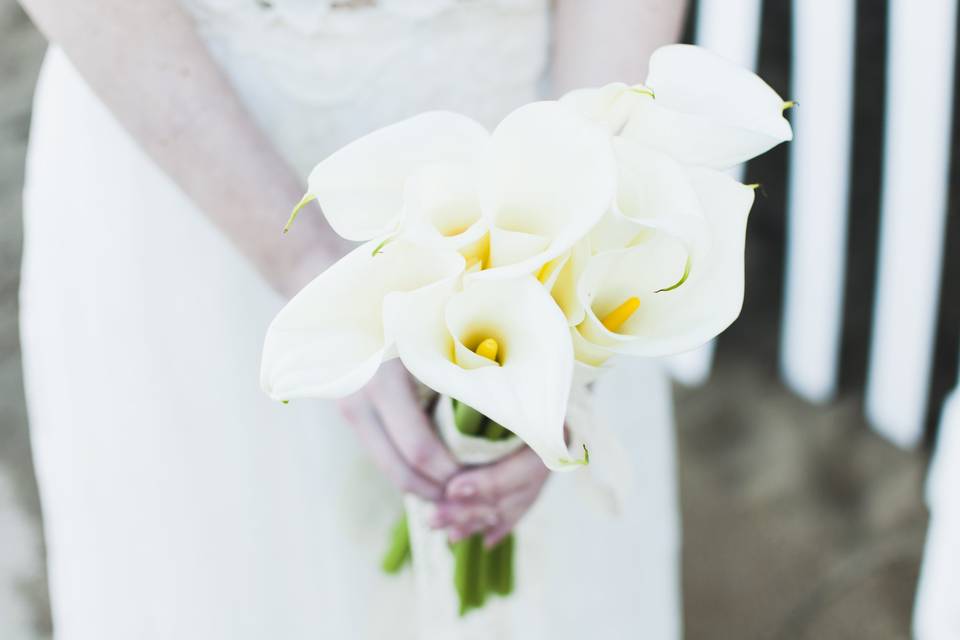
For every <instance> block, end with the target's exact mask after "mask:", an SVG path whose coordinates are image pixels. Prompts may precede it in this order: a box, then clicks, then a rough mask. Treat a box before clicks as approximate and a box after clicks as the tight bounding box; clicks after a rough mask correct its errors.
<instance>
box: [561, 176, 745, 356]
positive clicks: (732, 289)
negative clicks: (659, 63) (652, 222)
mask: <svg viewBox="0 0 960 640" xmlns="http://www.w3.org/2000/svg"><path fill="white" fill-rule="evenodd" d="M690 181H691V184H692V186H693V190H694V192H695V193H696V195H697V197H698V198H699V200H700V205H701V209H702V211H703V214H704V221H705V225H704V228H703V230H702V231H703V232H702V233H696V234H694V235H692V236H687V237H683V236H676V235H672V234H671V233H669V232H668V231H667V230H665V229H658V228H656V227H653V228H651V230H650V232H649V233H648V234H647V235H645V236H643V237H641V238H640V239H639V240H638V241H636V242H635V243H634V244H632V245H631V246H629V247H627V248H624V249H616V250H611V251H605V252H602V253H599V254H597V255H594V256H593V257H592V258H591V259H590V261H589V263H588V264H587V267H586V269H585V270H584V274H583V276H581V278H580V281H579V283H578V295H579V297H580V301H581V304H582V305H583V307H584V309H585V312H586V317H585V319H584V321H583V322H582V323H581V324H580V325H579V326H578V327H576V328H575V329H574V331H575V334H576V335H575V336H574V346H575V348H576V349H577V354H578V359H580V360H581V361H583V362H585V363H587V364H598V363H600V362H602V354H603V353H604V351H606V352H615V353H624V354H629V355H640V356H662V355H668V354H673V353H679V352H682V351H687V350H690V349H693V348H695V347H697V346H699V345H701V344H703V343H705V342H707V341H708V340H710V339H712V338H713V337H715V336H716V335H717V334H719V333H720V332H721V331H723V330H724V329H726V328H727V327H728V326H729V325H730V323H732V322H733V321H734V320H735V319H736V317H737V316H738V315H739V313H740V308H741V306H742V304H743V287H744V284H743V258H744V237H745V233H746V223H747V216H748V214H749V211H750V207H751V206H752V204H753V197H754V191H753V189H751V188H750V187H747V186H744V185H742V184H740V183H739V182H736V181H735V180H733V179H732V178H730V177H728V176H726V175H724V174H722V173H720V172H717V171H713V170H710V169H699V168H695V169H691V170H690ZM614 325H615V326H614ZM580 338H582V339H583V340H582V341H581V340H580Z"/></svg>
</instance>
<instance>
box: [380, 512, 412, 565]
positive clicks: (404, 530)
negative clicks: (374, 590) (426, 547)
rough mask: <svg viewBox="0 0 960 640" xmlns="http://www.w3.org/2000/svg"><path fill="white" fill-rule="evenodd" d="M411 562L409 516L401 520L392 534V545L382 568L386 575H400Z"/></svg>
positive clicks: (385, 555) (401, 517)
mask: <svg viewBox="0 0 960 640" xmlns="http://www.w3.org/2000/svg"><path fill="white" fill-rule="evenodd" d="M409 560H410V528H409V527H408V526H407V515H406V514H404V515H402V516H400V519H399V520H398V521H397V523H396V524H395V525H393V530H392V531H391V532H390V545H389V546H388V547H387V552H386V553H385V554H384V556H383V561H382V563H381V567H383V570H384V571H385V572H386V573H390V574H393V573H398V572H399V571H400V570H401V569H403V567H404V565H405V564H407V562H408V561H409Z"/></svg>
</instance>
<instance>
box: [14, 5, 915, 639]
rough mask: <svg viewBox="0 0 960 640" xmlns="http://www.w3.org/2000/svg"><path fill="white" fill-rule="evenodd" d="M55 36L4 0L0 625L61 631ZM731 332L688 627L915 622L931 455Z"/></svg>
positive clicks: (698, 446) (689, 503)
mask: <svg viewBox="0 0 960 640" xmlns="http://www.w3.org/2000/svg"><path fill="white" fill-rule="evenodd" d="M43 46H44V45H43V41H42V39H41V38H40V37H39V36H38V35H37V34H36V33H35V31H34V30H33V28H32V27H31V26H30V24H29V22H28V21H27V20H26V18H25V17H24V16H23V14H22V13H21V12H20V10H19V9H18V8H17V7H16V5H15V4H14V3H13V1H12V0H0V91H2V94H0V216H2V218H0V228H2V229H3V231H2V235H0V638H3V639H4V640H22V639H34V638H44V637H47V636H49V634H50V619H49V612H48V604H47V602H48V600H47V596H46V580H45V570H44V551H43V543H42V537H41V534H40V532H41V525H40V509H39V505H38V501H37V490H36V485H35V482H34V478H33V471H32V464H31V460H30V453H29V440H28V435H27V424H26V417H25V410H24V406H23V389H22V383H21V379H20V356H19V348H18V342H17V325H16V317H17V315H16V312H17V296H16V294H17V281H18V279H17V276H18V270H19V253H20V233H19V230H20V187H21V182H22V173H23V164H22V163H23V153H24V149H25V144H26V140H27V128H28V124H29V113H30V94H31V91H32V86H33V81H34V79H35V76H36V72H37V68H38V66H39V60H40V56H41V54H42V50H43ZM761 231H762V229H761ZM760 252H761V250H758V251H757V254H758V255H759V254H760ZM767 288H768V289H769V287H767ZM763 289H764V285H763V283H760V284H758V285H757V290H763ZM772 305H773V303H767V306H769V307H772ZM753 306H754V307H756V306H757V304H756V303H754V305H753ZM775 315H776V313H775V312H773V313H769V314H764V317H760V318H759V319H755V320H752V321H750V320H746V321H744V322H754V323H760V324H763V323H764V322H765V323H766V324H767V325H769V324H770V321H769V318H770V317H771V316H775ZM774 322H775V321H774ZM766 328H767V329H769V327H766ZM750 329H751V330H752V329H753V326H752V325H751V326H750ZM758 330H764V327H763V326H760V328H759V329H758ZM732 333H733V337H731V338H729V339H726V340H725V342H723V343H722V344H721V349H720V353H719V358H718V366H717V370H716V372H715V374H714V376H713V378H712V380H711V382H710V383H709V384H708V385H707V386H706V387H705V388H702V389H698V390H693V391H692V390H678V402H677V405H678V421H679V427H678V434H679V436H678V437H679V446H680V484H681V495H682V500H683V518H684V544H685V555H684V566H683V572H684V573H683V579H684V590H685V600H686V603H685V606H686V609H685V626H686V630H687V637H688V638H691V639H698V638H703V639H712V638H738V639H741V640H751V639H762V638H810V639H813V638H817V639H831V638H871V639H873V640H884V639H887V638H891V639H892V638H904V637H907V636H908V633H909V631H908V630H909V620H910V610H911V607H912V599H913V588H914V584H915V581H916V575H917V567H918V563H919V558H920V553H921V545H922V542H923V534H924V528H925V525H926V513H925V511H924V509H923V507H922V504H921V500H920V491H921V486H922V474H923V470H924V466H925V459H924V455H923V454H922V453H913V454H911V453H904V452H901V451H898V450H896V449H895V448H893V447H891V446H889V445H887V444H885V443H884V442H882V441H881V440H879V439H878V438H876V437H875V436H873V435H872V434H871V433H870V432H869V431H868V430H867V428H866V426H865V425H864V424H863V422H862V418H861V415H860V406H861V401H860V398H859V397H857V396H856V395H852V394H847V395H844V396H842V397H841V398H840V399H839V400H838V401H837V402H835V403H834V404H832V405H831V406H829V407H827V408H814V407H810V406H808V405H806V404H804V403H803V402H801V401H800V400H797V399H796V398H794V397H793V396H791V395H790V394H789V393H788V392H787V391H786V390H784V389H783V388H782V386H781V385H780V383H779V382H777V379H776V375H775V371H774V370H773V365H772V363H773V362H775V357H772V356H771V354H770V353H768V352H767V351H769V349H768V350H766V351H764V350H763V349H761V350H759V353H758V352H757V350H755V349H751V348H749V344H747V343H746V342H745V341H744V340H743V339H742V336H743V335H745V331H744V330H743V329H742V328H741V330H740V331H734V332H732ZM747 333H749V332H747ZM737 335H739V336H741V338H737ZM769 342H770V341H769V340H767V343H769Z"/></svg>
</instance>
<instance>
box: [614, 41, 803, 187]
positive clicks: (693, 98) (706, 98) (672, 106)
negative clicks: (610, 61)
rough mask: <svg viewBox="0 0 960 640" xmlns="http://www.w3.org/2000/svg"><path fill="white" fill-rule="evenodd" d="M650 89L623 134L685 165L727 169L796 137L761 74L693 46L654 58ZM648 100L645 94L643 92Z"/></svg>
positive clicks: (780, 101)
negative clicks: (652, 95)
mask: <svg viewBox="0 0 960 640" xmlns="http://www.w3.org/2000/svg"><path fill="white" fill-rule="evenodd" d="M646 86H647V87H649V88H650V89H652V90H653V91H654V92H655V94H656V97H655V98H645V99H641V100H638V101H636V102H635V105H634V109H633V112H632V114H631V116H630V119H629V121H628V122H627V124H626V125H625V126H624V128H623V133H622V135H623V136H624V137H626V138H630V139H633V140H637V141H639V142H641V143H643V144H645V145H647V146H650V147H654V148H656V149H659V150H661V151H663V152H664V153H667V154H670V155H672V156H673V157H674V158H676V159H678V160H680V161H681V162H683V163H685V164H692V165H699V166H704V167H711V168H714V169H725V168H729V167H732V166H735V165H738V164H740V163H742V162H746V161H747V160H749V159H750V158H753V157H755V156H758V155H760V154H761V153H764V152H766V151H768V150H769V149H771V148H773V147H774V146H776V145H778V144H780V143H781V142H785V141H788V140H791V139H792V138H793V132H792V130H791V128H790V123H789V122H788V121H787V120H786V119H785V118H784V117H783V111H784V109H786V108H787V107H788V106H790V105H791V104H792V103H787V102H784V100H783V98H781V97H780V96H779V95H777V93H776V91H774V90H773V89H772V88H770V86H769V85H768V84H767V83H766V82H764V81H763V80H761V79H760V77H759V76H757V75H756V74H754V73H752V72H750V71H748V70H746V69H743V68H741V67H738V66H737V65H734V64H733V63H731V62H729V61H727V60H725V59H724V58H721V57H720V56H718V55H716V54H714V53H711V52H710V51H708V50H706V49H702V48H700V47H695V46H691V45H669V46H665V47H661V48H659V49H657V50H656V51H655V52H654V53H653V55H652V56H651V57H650V71H649V74H648V76H647V81H646ZM641 97H642V96H641Z"/></svg>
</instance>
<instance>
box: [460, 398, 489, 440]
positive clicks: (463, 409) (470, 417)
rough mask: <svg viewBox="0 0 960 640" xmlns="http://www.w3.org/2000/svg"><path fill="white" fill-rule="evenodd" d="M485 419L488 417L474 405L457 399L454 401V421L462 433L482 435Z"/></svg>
mask: <svg viewBox="0 0 960 640" xmlns="http://www.w3.org/2000/svg"><path fill="white" fill-rule="evenodd" d="M484 420H486V417H485V416H484V415H483V414H482V413H480V412H479V411H477V410H476V409H474V408H473V407H471V406H469V405H467V404H464V403H462V402H458V401H457V400H454V401H453V422H454V424H456V425H457V431H459V432H460V433H462V434H464V435H466V436H477V435H480V430H481V429H482V428H483V422H484Z"/></svg>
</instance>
